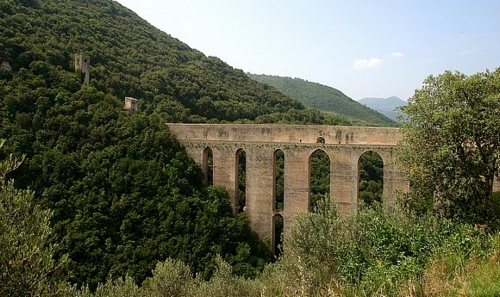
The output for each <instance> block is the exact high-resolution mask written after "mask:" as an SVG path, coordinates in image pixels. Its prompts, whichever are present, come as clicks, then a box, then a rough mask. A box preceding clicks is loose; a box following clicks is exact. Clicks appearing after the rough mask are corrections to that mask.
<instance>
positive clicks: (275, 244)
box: [272, 213, 284, 257]
mask: <svg viewBox="0 0 500 297" xmlns="http://www.w3.org/2000/svg"><path fill="white" fill-rule="evenodd" d="M283 231H284V220H283V215H281V214H279V213H278V214H275V215H274V216H273V232H272V233H273V239H272V252H273V254H274V255H275V256H277V257H279V256H281V252H282V251H283Z"/></svg>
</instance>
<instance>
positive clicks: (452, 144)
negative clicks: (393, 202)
mask: <svg viewBox="0 0 500 297" xmlns="http://www.w3.org/2000/svg"><path fill="white" fill-rule="evenodd" d="M402 120H403V121H404V124H403V126H402V128H401V131H402V133H403V140H402V143H401V144H402V146H401V147H402V148H401V151H400V153H399V155H398V161H399V162H400V164H402V165H403V166H404V167H406V169H407V172H408V175H409V180H410V185H411V191H410V193H409V195H408V197H407V198H408V199H407V200H406V202H407V205H409V206H410V207H414V208H415V207H420V208H421V209H420V210H422V209H425V207H423V208H422V206H429V208H431V206H432V207H433V208H434V210H436V211H438V213H440V214H442V215H443V216H445V217H448V218H453V219H457V220H460V221H464V222H469V223H483V222H487V221H488V208H489V204H490V203H491V197H492V191H493V181H494V179H495V176H496V177H498V175H499V166H500V68H499V69H497V70H495V71H494V72H490V71H485V72H481V73H477V74H474V75H471V76H467V75H465V74H462V73H459V72H450V71H447V72H445V73H443V74H441V75H438V76H429V77H428V78H427V79H426V80H425V81H424V83H423V87H422V88H421V89H419V90H416V91H415V94H414V95H413V97H411V98H410V99H409V100H408V106H406V107H403V108H402ZM426 202H427V204H426Z"/></svg>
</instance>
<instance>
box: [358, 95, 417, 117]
mask: <svg viewBox="0 0 500 297" xmlns="http://www.w3.org/2000/svg"><path fill="white" fill-rule="evenodd" d="M358 102H359V103H361V104H364V105H366V106H368V107H369V108H372V109H374V110H376V111H378V112H380V113H381V114H383V115H385V116H386V117H388V118H390V119H392V120H394V121H397V116H398V112H396V111H395V109H396V108H397V107H400V106H406V105H407V104H408V103H407V102H406V101H404V100H401V99H400V98H399V97H396V96H391V97H387V98H376V97H368V98H363V99H361V100H359V101H358Z"/></svg>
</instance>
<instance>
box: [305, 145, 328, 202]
mask: <svg viewBox="0 0 500 297" xmlns="http://www.w3.org/2000/svg"><path fill="white" fill-rule="evenodd" d="M308 161H309V177H308V178H309V210H312V209H313V208H314V205H315V204H316V203H317V202H318V201H319V200H320V199H328V200H329V199H330V185H331V179H330V172H331V166H332V165H331V160H330V156H329V155H328V153H327V152H326V151H325V150H323V149H316V150H314V151H313V152H312V153H311V154H310V155H309V160H308Z"/></svg>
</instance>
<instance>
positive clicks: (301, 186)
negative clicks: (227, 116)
mask: <svg viewBox="0 0 500 297" xmlns="http://www.w3.org/2000/svg"><path fill="white" fill-rule="evenodd" d="M167 127H168V128H169V129H170V131H171V132H172V133H173V134H174V135H175V136H176V137H177V139H178V140H179V141H180V142H181V143H182V144H184V146H185V147H186V150H187V152H188V153H189V154H190V156H192V157H193V158H194V160H195V161H196V162H198V163H199V164H200V165H202V167H203V168H204V170H205V172H206V170H207V168H208V156H209V154H208V153H207V152H208V151H210V150H211V153H212V158H213V184H214V185H220V186H224V187H225V188H226V189H227V191H228V193H229V195H230V197H231V199H232V205H233V208H235V207H236V206H235V205H236V198H237V197H236V195H237V193H238V151H239V150H244V151H245V154H246V191H245V192H246V206H245V212H246V214H247V216H248V218H249V220H250V224H251V227H252V229H253V230H254V231H256V232H257V233H258V234H259V236H260V237H261V238H266V237H267V238H269V239H271V240H273V239H274V238H275V236H274V232H275V230H274V217H275V215H276V214H277V210H276V207H275V197H274V196H275V170H276V165H275V163H276V162H275V156H276V152H277V151H278V150H281V151H282V152H283V154H284V172H285V173H284V209H283V210H282V211H280V215H282V216H283V220H284V228H285V230H286V229H288V228H289V226H290V222H291V221H292V218H293V216H294V214H296V213H297V212H303V211H307V210H308V209H309V204H310V202H309V201H310V185H309V183H310V181H309V179H310V159H311V155H312V154H313V153H314V152H315V151H316V150H322V151H324V152H326V154H328V156H329V158H330V197H331V199H332V200H334V201H336V202H337V203H338V204H339V205H340V207H341V210H343V211H346V210H354V209H356V206H357V203H358V196H359V193H358V179H359V173H358V170H359V169H358V167H359V165H358V163H359V159H360V157H361V155H362V154H363V153H365V152H368V151H374V152H376V153H378V154H379V155H380V156H381V158H382V160H383V162H384V189H383V195H384V197H386V198H388V199H389V200H391V199H393V198H394V196H395V192H396V191H397V190H398V189H406V188H407V187H408V183H407V182H406V181H405V180H404V177H403V174H402V173H401V172H400V171H399V170H398V168H397V167H396V166H395V165H394V162H393V161H394V157H395V150H396V146H397V142H398V141H399V140H400V139H401V134H400V132H399V129H397V128H374V127H348V126H312V125H311V126H309V125H308V126H305V125H257V124H249V125H246V124H167Z"/></svg>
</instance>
